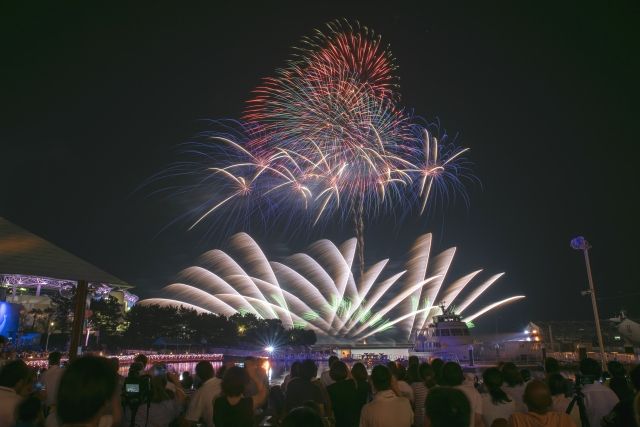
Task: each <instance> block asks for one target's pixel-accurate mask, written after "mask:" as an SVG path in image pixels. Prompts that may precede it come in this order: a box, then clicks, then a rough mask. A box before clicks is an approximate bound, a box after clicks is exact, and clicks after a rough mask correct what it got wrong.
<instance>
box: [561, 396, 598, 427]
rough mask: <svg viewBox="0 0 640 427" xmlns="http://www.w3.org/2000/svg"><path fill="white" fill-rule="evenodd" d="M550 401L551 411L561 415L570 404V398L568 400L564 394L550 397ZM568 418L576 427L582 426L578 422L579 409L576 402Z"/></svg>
mask: <svg viewBox="0 0 640 427" xmlns="http://www.w3.org/2000/svg"><path fill="white" fill-rule="evenodd" d="M551 400H552V401H553V406H552V409H553V410H554V411H556V412H562V413H563V414H566V413H567V408H568V407H569V404H570V403H571V399H570V398H568V397H567V396H565V395H564V394H557V395H555V396H551ZM569 416H571V419H572V420H573V422H574V423H576V426H581V425H582V424H581V422H580V409H579V408H578V403H577V402H576V403H575V404H574V405H573V408H572V409H571V413H570V414H569ZM595 427H597V426H595Z"/></svg>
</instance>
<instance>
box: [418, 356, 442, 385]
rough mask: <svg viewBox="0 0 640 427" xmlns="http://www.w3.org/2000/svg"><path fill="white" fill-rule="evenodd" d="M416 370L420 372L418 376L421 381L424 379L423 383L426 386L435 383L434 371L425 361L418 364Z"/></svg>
mask: <svg viewBox="0 0 640 427" xmlns="http://www.w3.org/2000/svg"><path fill="white" fill-rule="evenodd" d="M418 372H419V374H420V378H421V379H422V381H424V385H426V386H427V387H428V388H431V387H433V386H435V385H436V384H437V382H436V373H435V371H434V370H433V367H432V366H431V365H429V364H428V363H427V362H422V363H421V364H420V367H419V368H418Z"/></svg>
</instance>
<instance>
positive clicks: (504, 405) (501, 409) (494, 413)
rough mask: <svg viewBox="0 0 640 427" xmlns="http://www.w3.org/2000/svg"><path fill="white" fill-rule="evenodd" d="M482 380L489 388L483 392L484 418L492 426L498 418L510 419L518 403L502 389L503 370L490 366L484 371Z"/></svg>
mask: <svg viewBox="0 0 640 427" xmlns="http://www.w3.org/2000/svg"><path fill="white" fill-rule="evenodd" d="M482 381H483V383H484V386H485V388H486V389H487V393H486V394H482V419H483V420H484V424H485V425H486V426H491V425H492V424H493V422H494V420H496V419H500V418H501V419H504V420H508V419H509V417H510V416H511V414H513V413H514V412H516V404H515V402H514V401H513V399H511V397H510V396H509V395H508V394H507V393H505V391H504V390H503V389H502V384H503V379H502V372H500V370H499V369H498V368H488V369H486V370H485V371H484V372H483V373H482Z"/></svg>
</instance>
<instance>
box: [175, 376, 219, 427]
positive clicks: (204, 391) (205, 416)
mask: <svg viewBox="0 0 640 427" xmlns="http://www.w3.org/2000/svg"><path fill="white" fill-rule="evenodd" d="M221 383H222V381H221V380H220V378H215V377H214V378H211V379H209V380H207V381H205V383H204V384H202V386H200V388H199V389H198V390H197V391H196V392H195V393H194V394H193V396H191V402H189V407H188V408H187V413H186V414H185V416H184V417H185V419H187V420H189V421H195V422H198V421H200V420H203V421H204V423H205V425H206V426H207V427H213V401H214V400H215V399H216V398H217V397H218V396H219V395H220V393H221V391H222V389H221V388H220V384H221Z"/></svg>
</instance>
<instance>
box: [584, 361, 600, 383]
mask: <svg viewBox="0 0 640 427" xmlns="http://www.w3.org/2000/svg"><path fill="white" fill-rule="evenodd" d="M580 373H581V374H582V375H587V376H589V377H592V378H594V379H599V378H600V377H601V376H602V367H601V366H600V362H598V361H597V360H595V359H592V358H590V357H586V358H584V359H582V360H581V361H580Z"/></svg>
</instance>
